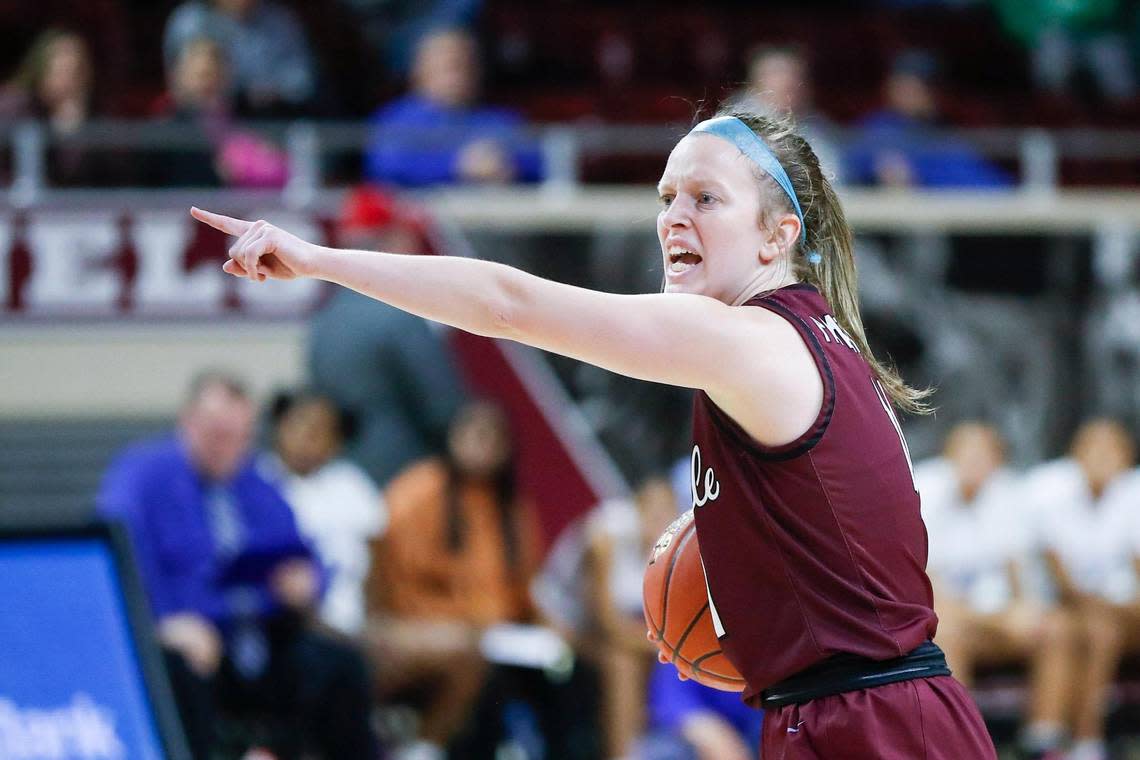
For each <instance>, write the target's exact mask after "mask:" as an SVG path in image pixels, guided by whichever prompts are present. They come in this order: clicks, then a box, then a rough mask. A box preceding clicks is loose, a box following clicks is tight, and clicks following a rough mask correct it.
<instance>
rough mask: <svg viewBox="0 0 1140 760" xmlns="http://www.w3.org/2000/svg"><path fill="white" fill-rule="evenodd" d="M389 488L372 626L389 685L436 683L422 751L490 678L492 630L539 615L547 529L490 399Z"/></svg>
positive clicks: (429, 750) (459, 719)
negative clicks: (486, 649)
mask: <svg viewBox="0 0 1140 760" xmlns="http://www.w3.org/2000/svg"><path fill="white" fill-rule="evenodd" d="M385 499H386V501H387V503H388V507H389V510H390V521H389V528H388V532H387V534H386V535H385V536H384V538H383V539H382V540H381V541H380V542H378V543H377V544H376V552H375V555H374V556H375V561H374V563H373V573H372V576H371V578H370V582H369V610H370V612H371V613H372V614H373V615H374V618H373V619H372V620H371V621H370V626H369V633H368V636H369V640H370V642H371V644H372V647H373V651H374V652H375V654H376V657H377V659H378V661H379V664H380V668H379V670H380V679H381V691H382V693H384V694H385V696H391V695H393V694H396V693H398V692H401V691H403V690H406V689H408V688H409V687H420V688H422V687H424V686H425V685H426V686H428V687H430V692H431V693H430V694H429V696H428V698H427V701H426V706H425V708H424V710H423V720H422V725H421V730H420V737H421V739H422V741H423V743H422V744H421V745H419V747H418V748H417V752H418V753H420V754H419V756H423V757H431V756H432V755H435V756H439V753H440V752H442V748H443V747H444V746H446V745H447V743H448V741H449V740H450V739H451V738H452V736H453V735H454V734H455V732H456V731H457V730H458V729H459V728H460V727H461V726H462V724H463V722H464V721H465V720H466V718H467V715H468V711H469V710H470V709H471V708H472V705H473V704H474V700H475V699H476V697H477V696H478V694H479V690H480V688H481V687H482V685H483V676H484V666H483V663H482V658H481V656H480V654H479V650H478V642H479V636H480V634H481V632H482V630H483V629H484V628H486V627H487V626H490V625H493V624H496V623H504V622H516V623H518V622H528V621H530V620H531V619H532V618H533V608H532V606H531V603H530V599H529V595H528V588H529V584H530V581H531V578H532V577H533V574H534V570H535V567H536V564H537V560H538V551H539V534H538V528H537V523H536V522H535V516H534V514H533V513H532V510H531V508H530V506H529V505H528V504H527V503H526V502H524V501H522V500H520V499H519V498H518V497H517V495H516V494H515V472H514V452H513V451H512V443H511V438H510V433H509V430H508V428H507V420H506V417H505V416H504V415H503V413H502V411H501V410H500V409H499V408H498V407H496V406H493V405H491V404H489V403H485V402H483V403H475V404H471V405H469V406H467V407H465V408H464V409H463V411H462V412H461V413H460V414H459V416H458V417H457V418H456V420H455V423H454V424H453V425H452V428H451V432H450V436H449V439H448V451H447V454H446V455H445V456H444V457H442V458H432V459H429V460H427V461H422V462H419V463H416V464H414V465H412V466H411V467H410V468H408V469H407V471H405V472H403V473H402V474H401V475H400V476H399V477H397V478H396V479H395V480H393V481H392V483H391V484H390V485H389V486H388V488H387V489H386V491H385ZM480 756H481V755H480ZM488 756H489V755H488Z"/></svg>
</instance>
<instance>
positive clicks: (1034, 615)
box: [97, 306, 1140, 760]
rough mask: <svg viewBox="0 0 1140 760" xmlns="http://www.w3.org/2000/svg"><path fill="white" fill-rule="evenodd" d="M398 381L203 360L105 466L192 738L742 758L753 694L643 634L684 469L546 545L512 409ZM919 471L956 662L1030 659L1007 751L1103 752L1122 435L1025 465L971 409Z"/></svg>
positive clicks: (1126, 556)
mask: <svg viewBox="0 0 1140 760" xmlns="http://www.w3.org/2000/svg"><path fill="white" fill-rule="evenodd" d="M370 317H371V318H373V319H378V320H379V321H383V320H384V319H385V318H386V315H385V314H384V307H382V306H377V307H376V310H375V311H374V312H373V313H372V314H371V315H370ZM409 340H420V341H423V342H424V343H428V344H430V343H437V344H438V340H439V338H438V337H437V336H435V335H434V334H432V333H431V332H425V333H423V334H422V335H421V336H419V337H418V338H415V339H409ZM373 348H374V349H375V348H376V347H375V346H373ZM428 350H434V351H438V352H439V356H440V357H441V359H442V360H443V364H442V365H441V366H440V367H439V369H440V371H441V372H442V374H444V375H447V374H448V369H447V351H446V349H445V348H443V347H441V346H439V345H436V346H435V348H433V349H428ZM316 358H317V357H314V359H316ZM321 361H327V359H321ZM399 361H400V360H399V359H398V358H397V359H395V360H394V362H393V364H394V365H396V367H395V369H394V370H393V373H394V374H396V375H398V374H400V369H399V367H398V365H399ZM388 364H389V363H388V362H386V361H381V362H378V363H377V366H375V367H372V368H370V369H369V370H368V372H369V373H370V374H372V375H376V376H380V375H382V374H383V373H384V372H385V371H386V369H385V368H386V367H387V365H388ZM342 366H343V367H344V368H346V369H348V368H351V367H352V366H353V365H352V363H351V359H350V360H349V361H348V362H347V363H346V364H344V365H342ZM318 377H319V376H318ZM453 379H454V378H453ZM379 382H380V384H381V385H383V383H384V382H385V381H379ZM366 384H367V383H366ZM405 391H406V392H405V393H404V394H403V398H402V399H400V398H396V397H394V396H393V397H390V398H388V400H387V401H386V402H384V403H385V405H387V406H388V414H374V413H369V411H368V410H367V409H365V408H364V407H363V406H362V404H363V405H369V404H371V403H372V401H371V400H370V399H361V398H359V397H357V398H346V397H345V396H344V395H343V394H342V393H338V389H337V388H336V387H335V383H334V384H332V385H321V384H319V381H318V384H316V385H313V386H311V387H309V388H305V389H295V390H288V391H281V392H279V393H277V394H275V395H274V396H273V397H272V398H271V399H269V400H268V401H267V402H266V404H265V405H264V406H263V407H261V408H259V406H258V403H257V401H256V400H255V399H254V397H253V396H252V395H251V393H250V391H249V390H248V388H247V386H246V384H245V382H244V380H243V379H242V378H239V377H235V376H232V375H229V374H227V373H225V372H224V371H206V372H203V373H202V374H201V375H200V376H198V377H197V378H196V379H195V380H194V382H193V384H192V385H191V387H190V388H189V390H188V392H187V395H186V398H185V403H184V404H183V406H182V408H181V410H180V411H179V414H178V421H177V424H176V426H175V428H174V429H173V430H172V431H170V432H169V433H168V434H165V435H162V436H160V437H158V438H153V439H148V440H145V441H140V442H137V443H134V444H131V445H130V446H128V447H127V449H126V450H124V451H123V452H121V453H120V454H119V455H118V456H117V457H116V459H115V460H114V462H113V464H112V465H111V467H110V468H109V470H108V471H107V473H106V474H105V477H104V481H103V484H102V487H101V489H100V491H99V494H98V497H97V505H98V510H99V513H100V515H101V516H102V517H103V518H104V519H109V520H115V521H119V522H121V523H123V524H124V525H125V526H126V527H127V529H128V531H129V534H130V536H131V538H132V540H133V544H134V548H135V553H136V557H137V560H138V562H139V566H140V570H141V574H142V577H143V580H144V584H145V587H146V590H147V593H148V597H149V601H150V606H151V609H152V611H153V614H154V617H155V624H156V628H157V631H158V633H159V638H160V641H161V643H162V645H163V649H164V652H165V654H166V661H167V668H168V671H169V673H170V677H171V681H172V683H173V686H174V691H175V696H176V698H177V703H178V707H179V711H180V714H181V716H182V721H183V725H184V728H185V729H186V731H187V734H188V736H189V738H190V741H191V744H192V746H193V748H194V753H195V756H196V757H200V758H207V757H219V756H220V757H235V758H238V757H242V758H255V757H261V758H265V757H270V758H273V757H277V758H288V757H302V756H306V754H305V753H315V754H316V755H317V756H320V757H336V758H377V757H392V758H398V759H403V760H417V759H420V758H422V759H424V760H428V759H431V758H444V757H457V758H460V757H493V756H494V757H501V756H509V757H520V758H540V757H559V758H571V759H572V758H582V759H583V760H585V759H586V758H599V757H608V758H630V759H633V758H638V759H641V760H665V759H666V758H678V759H692V760H712V759H713V758H716V759H717V760H726V759H727V760H733V759H735V758H740V759H744V758H754V757H755V756H756V754H755V753H756V751H757V750H756V748H757V746H758V736H759V726H760V723H761V721H762V719H763V716H762V713H761V712H759V711H755V710H752V709H751V708H748V707H747V706H745V705H744V704H743V703H742V702H741V701H740V699H739V696H738V695H735V694H728V693H722V692H716V691H713V690H711V689H708V688H706V687H703V686H700V685H698V684H695V683H692V682H683V681H680V680H679V679H678V678H677V677H676V674H675V672H674V671H673V670H672V668H671V666H668V665H661V664H659V663H657V662H656V661H655V659H656V650H655V647H654V646H653V645H652V644H651V643H650V642H649V641H648V640H647V638H646V636H645V626H644V622H643V620H642V613H641V581H642V575H643V572H644V566H645V565H644V563H645V557H646V556H647V553H648V551H649V549H650V548H651V547H652V545H653V544H654V542H655V541H656V538H657V536H658V535H659V534H660V532H661V531H662V530H663V529H664V528H665V526H667V525H668V524H669V522H670V521H672V520H673V519H675V518H676V517H677V515H678V514H679V513H680V512H681V511H683V510H684V509H686V508H687V507H688V506H689V500H690V496H689V494H688V492H687V489H688V486H689V483H688V478H687V477H680V478H676V477H674V478H670V477H669V476H668V474H666V473H662V474H661V475H657V476H652V477H650V478H647V479H646V480H645V481H643V482H642V483H641V484H640V485H639V486H638V487H637V488H636V490H635V491H634V493H633V494H631V495H630V496H629V497H628V498H619V499H610V500H606V501H603V502H601V503H599V504H598V505H597V506H596V507H594V508H593V509H591V510H590V511H588V512H587V513H586V514H583V515H580V516H579V517H578V518H577V519H576V520H575V521H574V522H572V523H571V524H570V525H569V526H568V527H567V528H565V529H564V530H563V531H562V532H561V533H560V534H559V535H558V536H557V537H555V540H554V541H553V543H552V544H551V545H550V546H549V548H546V547H545V542H544V539H543V536H542V535H541V531H540V529H539V527H538V525H539V520H538V516H537V515H536V513H535V507H534V505H533V503H532V501H531V498H530V495H529V494H526V493H522V492H520V491H519V489H518V472H517V466H516V456H515V454H516V452H515V447H514V443H513V440H514V436H513V434H512V425H513V424H514V423H513V422H512V420H511V419H510V418H509V416H508V415H507V414H506V412H505V411H504V409H503V408H502V407H500V406H498V405H497V404H495V403H493V402H491V401H488V400H486V399H479V398H473V397H472V396H471V395H470V394H469V393H467V392H466V391H465V390H464V388H463V385H462V383H461V382H459V381H458V380H456V381H455V382H454V384H453V385H452V387H451V388H450V389H442V388H437V389H436V391H435V392H433V393H432V394H431V396H432V398H431V399H430V403H431V404H436V405H439V406H440V407H441V408H440V411H439V413H438V415H437V416H436V417H435V418H434V419H433V418H431V417H430V416H424V415H420V414H419V413H418V409H417V408H416V405H417V404H419V403H422V402H424V401H426V400H427V398H426V397H427V395H428V394H425V393H415V392H411V389H407V388H406V389H405ZM259 419H260V420H261V421H262V422H263V423H264V424H263V425H261V426H259V424H258V422H259ZM259 427H260V428H261V430H260V432H259ZM369 428H374V430H372V434H371V437H370V433H369ZM376 430H380V431H383V434H382V435H377V434H376ZM675 470H676V471H677V472H681V471H683V472H685V473H686V474H687V472H688V462H687V461H685V462H678V463H677V465H676V468H675ZM370 473H375V476H374V475H373V474H370ZM914 476H915V483H916V487H917V488H918V490H919V491H920V493H921V495H922V509H923V516H924V519H925V522H926V526H927V531H928V536H929V564H928V568H929V573H930V577H931V581H932V584H933V588H934V594H935V606H936V610H937V612H938V615H939V620H940V622H939V632H938V637H937V640H938V641H939V643H940V644H941V646H942V647H943V649H944V650H945V652H946V654H947V658H948V660H949V662H950V664H951V668H952V670H953V672H954V673H955V675H956V676H957V677H958V678H959V679H960V680H962V681H963V682H964V683H966V684H967V685H971V686H973V685H975V681H976V679H978V678H979V677H980V678H981V679H982V680H983V681H984V680H985V678H986V677H987V675H988V674H992V672H993V671H994V669H995V668H999V669H1000V668H1006V669H1008V668H1010V667H1013V668H1014V669H1015V671H1016V672H1018V673H1021V674H1022V675H1021V676H1020V679H1021V682H1022V683H1023V684H1024V697H1023V699H1022V700H1021V707H1020V714H1021V716H1022V725H1021V729H1020V733H1019V734H1018V736H1017V743H1018V745H1019V747H1020V750H1021V751H1022V752H1023V753H1024V756H1025V757H1037V758H1051V757H1055V758H1060V757H1065V758H1068V759H1069V760H1105V759H1106V758H1108V757H1109V755H1108V753H1107V746H1108V745H1107V743H1106V726H1107V719H1108V716H1109V711H1110V707H1111V695H1112V693H1113V688H1114V684H1115V683H1116V682H1117V679H1118V678H1119V677H1121V669H1122V666H1123V667H1125V670H1129V669H1130V668H1131V667H1132V666H1131V665H1128V664H1127V663H1129V662H1131V661H1132V658H1135V656H1136V655H1138V654H1140V603H1138V602H1137V599H1140V583H1138V580H1140V575H1138V573H1140V513H1138V512H1137V505H1138V504H1140V468H1138V467H1137V461H1136V448H1135V443H1134V440H1133V438H1132V436H1131V434H1130V433H1129V431H1128V430H1126V429H1125V428H1124V427H1123V426H1122V425H1121V424H1120V423H1119V422H1117V421H1115V420H1112V419H1107V418H1096V419H1090V420H1087V421H1086V422H1084V423H1083V424H1082V425H1081V426H1080V427H1079V428H1078V429H1077V431H1076V432H1075V433H1074V435H1073V439H1072V443H1071V447H1070V449H1069V451H1068V453H1067V454H1066V455H1065V456H1063V457H1061V458H1059V459H1055V460H1052V461H1048V462H1045V463H1042V464H1039V465H1036V466H1033V467H1029V468H1027V469H1024V470H1020V471H1018V470H1014V469H1013V468H1011V467H1010V466H1009V465H1008V464H1007V462H1006V459H1005V449H1004V444H1003V440H1002V436H1001V433H1000V432H999V431H998V430H997V428H996V427H994V426H993V425H990V424H987V423H984V422H976V421H970V422H964V423H961V424H958V425H956V426H954V427H953V428H952V429H951V431H950V433H949V435H948V437H947V438H946V441H945V447H944V451H943V452H942V453H941V454H940V455H939V456H937V457H934V458H932V459H928V460H926V461H921V462H918V463H916V464H915V467H914ZM502 752H507V753H514V754H507V755H502V754H496V753H502ZM1062 753H1064V754H1062Z"/></svg>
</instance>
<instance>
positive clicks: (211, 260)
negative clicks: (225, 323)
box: [0, 209, 325, 760]
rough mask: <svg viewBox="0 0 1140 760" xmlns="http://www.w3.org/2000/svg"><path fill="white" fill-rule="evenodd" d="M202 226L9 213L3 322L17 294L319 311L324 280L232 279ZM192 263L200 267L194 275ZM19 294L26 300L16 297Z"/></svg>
mask: <svg viewBox="0 0 1140 760" xmlns="http://www.w3.org/2000/svg"><path fill="white" fill-rule="evenodd" d="M241 215H242V216H249V217H251V218H264V219H267V220H269V221H272V222H273V223H274V224H278V225H280V226H281V227H283V228H285V229H288V230H290V231H291V232H294V233H296V234H298V235H300V236H302V237H305V238H307V239H309V240H313V241H315V242H318V243H323V242H325V234H324V227H323V226H322V225H321V223H320V220H319V219H318V218H316V217H313V216H310V215H306V214H298V213H291V212H287V211H272V210H270V211H264V212H261V213H257V212H251V213H245V212H242V214H241ZM195 224H196V223H195V222H194V221H193V220H192V219H190V217H189V216H188V215H187V214H186V213H185V212H183V211H182V210H162V209H152V210H140V211H130V212H126V213H123V212H121V211H58V210H51V211H40V210H31V211H27V212H19V213H18V214H2V215H0V316H2V315H3V314H4V313H5V312H4V311H3V308H4V300H5V296H6V295H9V294H11V295H14V296H15V297H14V299H11V300H14V301H15V304H16V306H15V308H16V310H17V312H20V311H24V312H28V313H34V314H36V315H37V316H53V315H59V316H61V317H68V316H76V315H88V314H93V313H95V314H102V313H105V314H107V315H108V316H116V317H122V318H128V319H129V318H130V317H132V316H136V315H137V316H143V315H151V314H155V313H162V312H166V313H169V314H172V315H179V314H185V315H194V314H198V315H207V314H210V315H212V314H218V313H220V312H222V311H223V310H232V309H234V308H235V307H236V308H237V309H239V310H240V311H243V312H246V313H255V314H260V315H283V316H289V317H298V316H303V315H304V314H305V313H307V312H308V311H309V310H310V309H312V308H313V307H314V306H315V305H316V304H317V302H318V300H319V299H320V296H321V292H322V284H321V283H320V282H317V281H315V280H291V281H274V282H267V283H252V282H248V281H244V280H235V279H233V278H230V277H229V276H227V275H226V274H224V273H223V272H222V270H221V262H222V261H223V260H224V258H225V255H226V250H227V247H228V246H229V245H230V244H232V243H233V239H232V238H228V239H227V238H225V237H224V236H221V235H214V234H202V235H199V234H197V231H196V229H195ZM21 241H22V242H23V244H24V247H25V248H26V250H27V253H28V257H29V262H28V263H29V264H30V268H31V277H30V278H28V279H27V280H26V281H24V280H23V277H22V274H21V273H22V272H23V271H24V270H23V269H22V267H23V265H22V264H21V265H20V266H19V267H15V268H14V267H13V260H12V254H13V252H14V251H15V250H16V248H17V246H18V245H19V244H20V242H21ZM187 262H197V263H194V264H192V266H191V268H190V269H187V268H186V267H187ZM132 269H133V271H134V276H133V277H131V270H132ZM17 270H19V271H17ZM14 277H18V278H20V279H19V281H17V280H16V279H13V278H14ZM16 287H19V288H20V292H19V293H14V291H13V288H16ZM127 288H129V289H130V290H129V291H127V290H126V289H127ZM9 297H10V295H9ZM8 313H11V312H8ZM0 760H2V758H0Z"/></svg>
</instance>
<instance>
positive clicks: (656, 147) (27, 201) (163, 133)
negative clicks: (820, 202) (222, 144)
mask: <svg viewBox="0 0 1140 760" xmlns="http://www.w3.org/2000/svg"><path fill="white" fill-rule="evenodd" d="M238 127H239V128H248V129H252V130H255V131H256V132H257V133H258V134H263V135H265V136H267V137H269V138H271V139H273V140H274V141H275V142H276V143H277V144H278V145H280V146H281V148H282V149H283V151H284V153H285V155H286V156H287V161H288V165H289V172H288V174H289V179H288V182H287V183H286V184H285V186H284V187H283V188H282V190H281V200H282V202H283V203H285V204H286V205H288V206H290V207H293V208H300V207H305V206H308V205H309V204H311V203H314V202H316V201H317V196H318V194H319V191H321V190H323V189H324V188H326V187H327V186H328V185H329V184H335V183H330V182H329V178H328V176H327V172H326V170H325V166H326V160H327V158H328V157H329V156H331V155H336V154H341V155H343V154H355V155H359V154H361V153H362V152H363V151H364V150H365V149H366V147H367V146H368V145H369V144H374V143H375V142H376V141H378V140H381V139H391V140H398V141H401V142H402V143H404V144H411V145H416V144H431V143H432V142H434V141H437V140H452V139H455V137H456V135H455V134H454V133H452V132H449V131H447V130H431V129H427V130H425V129H415V130H388V131H387V132H385V133H384V134H379V133H377V132H376V130H375V128H374V127H371V126H370V125H368V124H366V123H362V122H310V121H296V122H273V123H257V124H251V125H238ZM682 134H684V126H682V125H660V124H653V125H614V124H608V125H583V124H550V125H544V126H534V127H529V128H525V129H521V130H519V131H518V133H517V134H516V135H515V137H516V138H517V139H518V140H520V141H522V142H525V143H528V144H531V145H533V146H534V147H535V149H537V150H539V151H540V152H541V154H542V156H543V163H544V167H545V180H544V183H543V186H544V189H546V190H548V191H565V190H567V189H570V188H575V187H577V186H579V185H580V184H582V183H581V181H580V178H581V175H582V164H583V161H584V160H585V159H586V158H591V157H605V156H643V157H645V156H659V157H661V158H662V159H663V158H664V157H665V156H666V155H667V154H668V151H669V149H670V148H671V147H672V145H673V144H674V143H675V142H676V141H677V139H678V137H679V136H680V135H682ZM856 134H857V133H856V131H855V130H840V131H837V132H836V133H835V137H836V139H837V140H838V143H839V144H840V145H843V144H844V143H845V142H847V141H849V140H852V139H854V138H855V137H856ZM938 136H944V137H946V138H947V139H951V140H954V141H955V142H957V143H959V144H961V143H963V142H964V143H965V144H968V145H971V146H973V147H974V148H975V149H977V150H978V151H979V152H980V153H981V154H982V155H984V156H986V157H988V158H990V159H994V160H997V161H1001V162H1004V163H1005V164H1008V165H1016V167H1017V177H1018V180H1019V186H1020V187H1021V188H1022V189H1029V190H1034V191H1040V192H1048V191H1052V190H1054V189H1056V188H1057V187H1058V185H1059V181H1058V178H1059V176H1060V167H1061V162H1062V161H1064V160H1066V159H1079V160H1092V161H1124V162H1135V161H1137V160H1140V131H1137V130H1131V131H1128V130H1097V129H1057V130H1046V129H1041V128H1036V127H1027V128H993V129H989V128H987V129H969V130H966V129H961V130H951V131H947V132H944V133H941V134H940V135H939V134H936V135H935V137H938ZM57 144H60V145H62V144H66V145H67V146H68V147H71V148H77V149H80V150H83V149H88V150H93V151H98V150H110V151H127V152H128V154H129V155H130V156H132V157H145V156H146V155H148V154H154V153H156V152H161V151H170V150H202V151H209V150H211V149H212V148H213V147H214V143H213V142H212V141H211V139H210V138H209V137H208V136H207V135H206V133H205V132H204V131H203V130H202V129H201V128H200V127H199V126H196V125H191V124H173V123H163V122H155V121H97V122H92V123H91V124H89V125H86V126H84V127H83V128H81V129H80V130H77V131H76V132H74V133H71V134H68V135H66V136H65V137H62V138H60V137H57V136H54V135H53V134H52V133H51V131H50V130H48V129H46V128H45V126H44V125H43V124H42V123H39V122H34V121H29V122H21V123H16V124H6V125H4V124H0V150H4V151H10V154H11V161H10V165H11V171H10V172H9V173H10V177H11V181H10V186H9V188H8V200H9V202H10V203H11V204H12V205H13V206H17V207H20V206H27V205H32V204H35V203H38V202H40V201H41V200H42V199H43V198H44V196H45V195H49V194H52V193H53V192H54V190H53V189H52V188H51V187H50V186H49V183H48V181H47V155H48V151H49V150H50V149H51V148H52V147H53V146H54V145H57ZM156 191H157V192H160V193H161V192H171V190H170V189H168V188H156Z"/></svg>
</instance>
